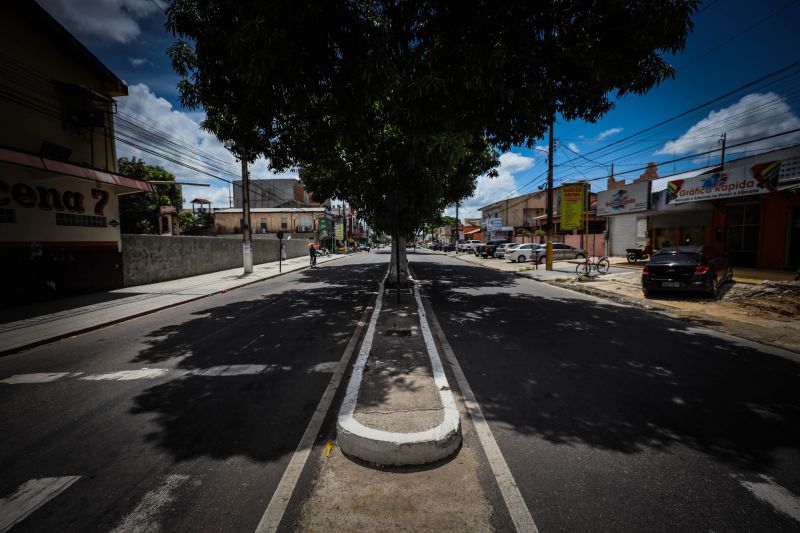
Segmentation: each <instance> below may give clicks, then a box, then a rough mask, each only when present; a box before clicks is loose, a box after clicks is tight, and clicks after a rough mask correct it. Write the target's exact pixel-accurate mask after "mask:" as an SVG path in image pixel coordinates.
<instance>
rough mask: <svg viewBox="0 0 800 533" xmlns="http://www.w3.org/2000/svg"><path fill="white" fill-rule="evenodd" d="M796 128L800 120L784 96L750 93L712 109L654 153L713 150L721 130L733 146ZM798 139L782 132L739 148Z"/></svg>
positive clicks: (757, 146)
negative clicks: (704, 116)
mask: <svg viewBox="0 0 800 533" xmlns="http://www.w3.org/2000/svg"><path fill="white" fill-rule="evenodd" d="M795 128H800V119H798V118H797V116H796V115H795V114H794V113H793V112H792V110H791V108H790V107H789V104H787V103H786V99H785V98H784V97H782V96H779V95H777V94H775V93H773V92H768V93H752V94H748V95H747V96H744V97H742V99H741V100H739V101H738V102H736V103H735V104H733V105H731V106H728V107H724V108H722V109H720V110H719V111H711V112H710V113H709V114H708V116H707V117H706V118H704V119H703V120H701V121H700V122H698V123H697V124H695V125H694V126H692V127H691V128H689V129H688V130H687V131H686V133H684V134H683V135H681V136H680V137H679V138H678V139H676V140H674V141H669V142H667V143H666V144H665V145H664V146H663V148H661V149H660V150H658V151H657V152H655V155H664V154H668V155H682V154H693V153H701V152H705V151H708V150H712V149H714V148H717V140H718V139H719V137H720V135H722V134H723V133H726V134H727V138H726V139H727V144H728V145H732V144H738V143H741V142H745V141H749V140H752V139H758V138H761V137H766V136H769V135H774V134H776V133H780V132H782V131H786V130H791V129H795ZM798 138H800V135H798V134H794V135H784V136H781V137H776V138H774V139H767V140H764V141H757V142H754V143H751V144H747V145H746V146H744V147H742V149H744V148H746V149H747V151H756V150H763V149H766V148H771V147H776V146H782V145H785V144H787V143H789V142H792V141H793V140H796V139H798Z"/></svg>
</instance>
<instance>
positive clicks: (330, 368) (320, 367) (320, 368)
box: [308, 361, 339, 373]
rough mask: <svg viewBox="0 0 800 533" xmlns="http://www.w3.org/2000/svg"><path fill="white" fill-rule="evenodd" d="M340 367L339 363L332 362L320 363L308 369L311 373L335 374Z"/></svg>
mask: <svg viewBox="0 0 800 533" xmlns="http://www.w3.org/2000/svg"><path fill="white" fill-rule="evenodd" d="M337 366H339V361H330V362H327V363H319V364H316V365H314V366H312V367H311V368H309V369H308V371H309V372H322V373H328V372H334V371H335V370H336V367H337Z"/></svg>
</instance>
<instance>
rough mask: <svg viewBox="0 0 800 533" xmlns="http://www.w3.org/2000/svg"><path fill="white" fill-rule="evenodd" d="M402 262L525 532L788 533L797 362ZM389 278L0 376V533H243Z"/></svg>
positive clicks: (84, 346)
mask: <svg viewBox="0 0 800 533" xmlns="http://www.w3.org/2000/svg"><path fill="white" fill-rule="evenodd" d="M409 257H410V259H411V261H412V268H413V271H414V277H415V278H417V279H419V280H421V281H422V282H423V287H424V291H423V292H424V293H425V294H426V295H427V296H428V298H429V301H430V303H431V306H432V309H433V311H434V312H435V314H436V315H437V317H438V321H439V323H440V324H441V326H442V328H443V329H444V333H445V334H446V336H447V338H448V341H449V343H450V345H451V346H452V348H453V350H454V352H455V355H456V357H457V359H458V361H459V362H460V365H461V367H462V368H463V370H464V373H465V375H466V378H467V380H468V382H469V384H470V385H471V388H472V390H473V392H474V393H475V395H476V397H477V400H478V402H479V404H480V405H481V407H482V409H483V412H484V414H485V416H486V418H487V420H488V422H489V425H490V427H491V430H492V433H493V434H494V438H495V439H496V440H497V444H498V446H499V449H500V452H501V453H502V455H503V456H504V458H505V462H506V463H507V464H508V467H509V468H510V470H511V473H512V474H513V476H514V478H515V480H516V483H517V485H518V486H519V489H520V492H521V495H522V497H523V499H524V501H525V504H527V506H528V509H529V510H530V513H531V515H532V516H533V518H534V520H535V522H536V524H537V526H538V528H539V530H540V531H542V532H551V531H648V532H650V531H656V532H658V531H682V532H684V531H726V532H727V531H770V532H780V531H797V530H798V528H799V527H800V500H798V495H800V392H798V391H800V362H799V361H800V357H797V356H788V357H787V356H786V354H781V353H779V352H778V351H777V350H775V349H772V348H767V347H764V346H759V345H755V344H752V343H744V342H742V341H737V340H736V339H734V338H731V337H725V336H721V335H719V334H712V333H711V332H709V331H706V330H701V329H696V328H689V327H687V325H686V324H683V323H681V322H679V321H675V320H669V319H666V318H664V317H661V316H659V315H655V314H650V313H647V312H645V311H641V310H637V309H630V308H626V307H622V306H619V305H615V304H611V303H608V302H604V301H603V300H599V299H597V298H594V297H590V296H586V295H582V294H578V293H574V292H571V291H568V290H565V289H560V288H555V287H552V286H549V285H546V284H544V283H539V282H535V281H532V280H529V279H525V278H521V277H518V276H515V275H513V274H510V273H504V272H498V271H494V270H491V269H487V268H483V267H479V266H472V265H470V264H467V263H465V262H463V261H459V260H455V259H450V258H446V257H443V256H442V255H439V254H426V253H417V254H414V253H411V254H409ZM387 260H388V254H385V253H371V254H358V255H356V256H354V257H350V258H347V259H343V260H340V261H336V262H332V263H330V264H328V265H323V266H322V267H320V268H318V269H315V270H304V271H302V272H297V273H292V274H288V275H285V276H282V277H279V278H275V279H271V280H268V281H265V282H263V283H257V284H254V285H251V286H247V287H243V288H239V289H236V290H233V291H231V292H229V293H226V294H220V295H215V296H212V297H209V298H206V299H203V300H199V301H196V302H193V303H190V304H186V305H182V306H178V307H176V308H173V309H169V310H165V311H162V312H159V313H155V314H153V315H148V316H146V317H142V318H139V319H136V320H131V321H128V322H124V323H121V324H118V325H115V326H112V327H108V328H105V329H101V330H98V331H95V332H92V333H88V334H84V335H80V336H77V337H74V338H71V339H66V340H63V341H60V342H57V343H54V344H51V345H47V346H42V347H40V348H37V349H34V350H31V351H28V352H25V353H20V354H16V355H12V356H7V357H3V358H0V433H2V446H0V473H1V474H2V475H0V532H2V531H3V530H4V528H5V527H7V526H9V525H10V523H9V522H8V521H9V520H10V519H16V520H19V522H18V524H17V526H16V527H15V529H14V531H155V530H158V529H160V530H163V531H253V530H255V528H256V525H257V524H258V522H259V520H260V518H261V516H262V514H263V513H264V510H265V508H266V506H267V504H268V502H269V501H270V498H271V497H272V494H273V492H274V491H275V488H276V486H277V485H278V482H279V480H280V478H281V476H282V475H283V473H284V470H285V469H286V466H287V464H288V461H289V458H290V457H291V455H292V453H293V452H294V450H295V448H296V446H297V444H298V442H299V441H300V439H301V436H302V434H303V432H304V430H305V428H306V426H307V425H308V423H309V420H310V419H311V416H312V413H313V411H314V409H315V407H316V406H317V404H318V402H319V400H320V397H321V396H322V394H323V392H324V390H325V388H326V386H327V384H328V382H329V380H330V375H331V374H330V370H331V363H334V362H337V361H339V359H340V358H341V357H342V354H343V352H344V348H345V345H346V344H347V342H348V341H349V339H350V337H351V335H352V334H353V332H354V330H355V327H356V323H357V321H358V320H359V318H361V315H362V311H363V309H364V306H365V305H367V304H368V303H370V302H371V301H372V298H373V293H372V291H374V289H375V287H376V285H377V283H378V281H379V279H380V277H381V276H382V275H383V273H384V272H385V266H386V262H387ZM781 355H783V356H781ZM453 383H454V381H453V380H451V384H453ZM337 410H338V405H337V404H336V403H334V405H333V406H332V407H331V412H336V411H337ZM328 429H330V428H328ZM473 445H474V446H473ZM470 446H473V447H475V448H476V450H479V447H477V444H476V443H474V442H473V443H472V444H470ZM459 453H463V450H462V451H461V452H459ZM476 453H477V451H476ZM478 455H481V454H480V453H478ZM316 456H318V457H323V456H324V455H321V454H319V453H317V454H316ZM483 459H484V460H485V457H484V458H483ZM317 460H319V459H317ZM454 460H458V457H456V458H455V459H454ZM432 468H433V470H431V469H430V468H427V469H425V470H426V471H427V472H428V475H430V472H431V471H435V468H436V467H432ZM487 470H488V469H487ZM367 471H368V470H367V469H365V472H367ZM315 475H316V470H315V468H314V465H313V461H312V464H311V465H310V466H308V467H307V468H306V469H305V471H304V472H303V475H302V477H301V480H300V485H299V486H298V488H297V489H296V491H295V497H294V498H293V501H294V504H293V505H291V506H290V509H289V513H290V514H291V513H293V512H296V511H297V509H298V508H299V506H298V502H297V500H298V499H302V495H303V494H306V493H307V492H308V487H310V486H312V485H313V484H314V483H316V481H317V480H316V479H315ZM398 475H400V476H403V477H405V478H406V479H410V476H413V475H414V470H413V469H412V470H409V471H406V472H402V473H401V472H398ZM480 481H481V483H482V484H483V486H484V487H485V490H486V492H487V493H490V492H493V491H495V487H493V486H489V485H490V484H492V483H493V482H494V481H493V478H492V477H491V476H485V477H482V478H481V479H480ZM495 502H496V500H495ZM497 507H500V505H497ZM21 508H25V509H28V510H29V511H30V512H29V514H28V515H27V516H19V515H18V514H17V515H14V516H12V515H10V514H9V512H8V510H9V509H16V510H19V509H21ZM494 512H495V513H497V515H498V517H499V516H500V515H505V513H506V510H505V509H502V508H497V509H494ZM375 516H376V526H377V524H379V520H380V516H381V513H380V509H376V510H375ZM793 516H794V518H793ZM4 521H5V522H4ZM496 523H498V524H506V525H507V524H508V521H507V519H505V518H502V517H501V518H499V519H498V521H497V522H496Z"/></svg>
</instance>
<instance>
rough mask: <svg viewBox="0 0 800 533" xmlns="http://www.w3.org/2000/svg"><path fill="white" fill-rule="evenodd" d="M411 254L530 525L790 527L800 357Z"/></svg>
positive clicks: (798, 507) (799, 503)
mask: <svg viewBox="0 0 800 533" xmlns="http://www.w3.org/2000/svg"><path fill="white" fill-rule="evenodd" d="M411 259H412V268H413V270H414V273H415V277H416V278H417V279H419V280H421V281H423V282H427V288H426V292H427V294H428V296H429V298H430V301H431V304H432V307H433V309H434V311H435V313H436V315H437V316H438V318H439V321H440V323H441V325H442V328H443V329H444V332H445V334H446V335H447V338H448V340H449V342H450V344H451V345H452V347H453V349H454V351H455V354H456V356H457V358H458V360H459V362H460V364H461V367H462V368H463V370H464V372H465V374H466V377H467V380H468V381H469V383H470V385H471V387H472V389H473V392H474V393H475V395H476V397H477V399H478V402H479V403H480V405H481V406H482V409H483V412H484V414H485V416H486V417H487V419H488V420H489V424H490V427H491V429H492V432H493V433H494V436H495V438H496V440H497V442H498V445H499V447H500V450H501V451H502V453H503V455H504V456H505V459H506V462H507V463H508V465H509V467H510V469H511V472H512V474H513V475H514V478H515V480H516V482H517V484H518V485H519V487H520V491H521V493H522V496H523V498H524V499H525V501H526V503H527V505H528V508H529V510H530V512H531V514H532V516H533V518H534V520H535V521H536V524H537V526H538V528H539V530H540V531H543V532H554V531H564V532H567V531H570V532H574V531H616V532H619V531H648V532H655V531H682V532H685V531H726V532H727V531H770V532H778V531H798V529H800V522H798V521H797V520H800V499H798V496H799V495H800V364H798V360H800V357H797V356H794V359H793V360H792V359H791V358H787V357H780V356H778V355H776V353H777V351H776V350H774V349H771V348H767V347H764V346H759V345H754V344H751V343H747V344H744V343H742V342H740V341H738V340H736V339H733V338H730V337H721V336H719V335H714V334H711V333H710V332H708V331H705V330H699V329H693V328H689V327H687V325H686V324H684V323H681V322H679V321H676V320H669V319H666V318H664V317H662V316H659V315H655V314H651V313H648V312H646V311H642V310H637V309H631V308H627V307H622V306H619V305H612V304H610V303H607V302H604V301H603V300H600V299H597V298H594V297H589V296H585V295H582V294H578V293H575V292H571V291H569V290H566V289H560V288H556V287H552V286H550V285H546V284H544V283H539V282H535V281H531V280H528V279H522V278H519V277H516V276H514V275H513V274H509V273H503V272H497V271H494V270H491V269H487V268H481V267H477V266H472V265H469V264H466V263H464V262H462V261H456V260H453V259H450V258H445V257H443V256H441V255H422V254H420V255H416V256H411ZM784 355H785V354H784ZM790 357H791V356H790ZM792 514H794V518H792V517H791V515H792Z"/></svg>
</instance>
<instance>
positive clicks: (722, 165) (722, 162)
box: [717, 132, 728, 170]
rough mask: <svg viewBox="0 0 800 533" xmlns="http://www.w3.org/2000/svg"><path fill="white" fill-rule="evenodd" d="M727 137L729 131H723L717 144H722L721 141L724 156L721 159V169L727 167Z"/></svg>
mask: <svg viewBox="0 0 800 533" xmlns="http://www.w3.org/2000/svg"><path fill="white" fill-rule="evenodd" d="M727 137H728V133H727V132H726V133H723V134H722V135H721V136H720V138H719V141H717V144H720V143H721V144H722V157H721V158H720V160H719V168H720V170H724V169H725V141H726V140H727Z"/></svg>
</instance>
